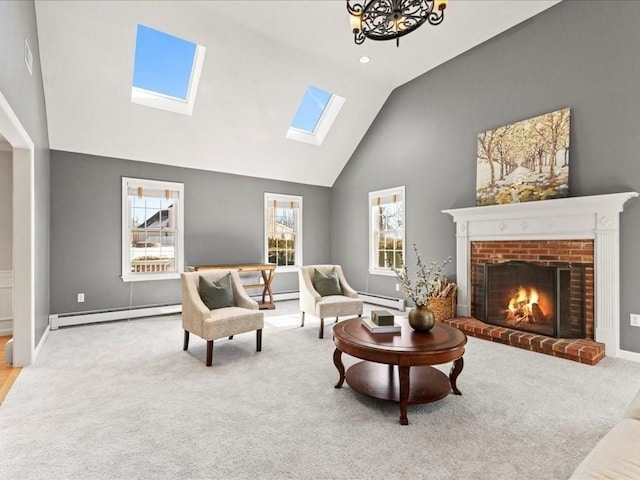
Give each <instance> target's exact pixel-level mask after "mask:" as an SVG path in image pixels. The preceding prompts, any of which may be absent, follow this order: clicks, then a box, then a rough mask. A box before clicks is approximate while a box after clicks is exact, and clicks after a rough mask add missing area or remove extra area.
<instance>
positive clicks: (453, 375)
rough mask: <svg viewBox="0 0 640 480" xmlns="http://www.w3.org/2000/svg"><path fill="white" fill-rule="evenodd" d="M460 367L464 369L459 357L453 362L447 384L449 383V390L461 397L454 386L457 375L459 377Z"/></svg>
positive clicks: (462, 361)
mask: <svg viewBox="0 0 640 480" xmlns="http://www.w3.org/2000/svg"><path fill="white" fill-rule="evenodd" d="M462 367H464V360H463V359H462V357H460V358H458V359H456V361H455V362H453V366H452V367H451V372H449V382H450V383H451V390H452V391H453V393H454V394H455V395H462V392H461V391H460V390H458V387H457V386H456V379H457V378H458V375H460V372H462Z"/></svg>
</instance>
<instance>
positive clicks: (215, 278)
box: [181, 270, 264, 367]
mask: <svg viewBox="0 0 640 480" xmlns="http://www.w3.org/2000/svg"><path fill="white" fill-rule="evenodd" d="M227 275H228V277H227ZM181 277H182V328H183V329H184V346H183V350H187V348H188V347H189V334H190V333H193V334H194V335H197V336H199V337H200V338H202V339H204V340H206V341H207V361H206V365H207V367H210V366H211V364H212V362H213V341H214V340H216V339H219V338H224V337H229V339H230V340H231V339H233V336H234V335H237V334H240V333H245V332H251V331H254V330H255V331H256V350H257V351H258V352H260V351H261V350H262V328H263V326H264V314H263V313H262V312H261V311H259V310H258V304H257V302H255V301H254V300H253V299H252V298H251V297H249V296H248V295H247V293H246V292H245V290H244V288H243V287H242V284H241V283H240V278H239V277H238V272H236V271H235V270H208V271H206V270H205V271H200V272H186V273H183V274H181ZM200 277H202V278H203V280H204V282H202V281H201V279H200ZM207 282H209V283H207ZM229 284H230V285H229ZM203 285H204V288H206V289H209V288H213V289H214V290H215V289H216V288H217V289H218V290H217V291H214V294H215V295H222V296H223V297H224V298H225V300H226V301H223V302H220V300H215V299H214V300H215V301H218V302H219V305H221V306H220V307H219V308H213V309H210V308H209V307H207V305H205V303H204V301H203V299H202V298H201V287H202V286H203ZM220 285H222V286H220ZM224 287H226V289H225V288H224ZM229 287H230V288H229ZM209 291H210V290H207V292H205V294H204V298H205V300H206V301H207V302H208V303H209V304H210V305H211V300H210V297H207V295H206V293H208V292H209ZM218 291H219V292H221V293H217V292H218ZM225 294H226V296H225ZM219 298H222V297H219ZM224 305H226V306H224Z"/></svg>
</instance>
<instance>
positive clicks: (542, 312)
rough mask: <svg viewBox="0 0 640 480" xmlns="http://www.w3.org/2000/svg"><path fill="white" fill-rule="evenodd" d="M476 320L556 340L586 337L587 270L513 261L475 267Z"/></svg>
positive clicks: (474, 312)
mask: <svg viewBox="0 0 640 480" xmlns="http://www.w3.org/2000/svg"><path fill="white" fill-rule="evenodd" d="M472 286H473V299H472V312H471V313H472V316H474V317H475V318H477V319H478V320H481V321H483V322H485V323H490V324H493V325H498V326H503V327H507V328H512V329H516V330H522V331H525V332H531V333H535V334H539V335H546V336H549V337H555V338H585V326H586V314H585V312H586V293H585V292H586V287H585V268H584V266H576V265H568V264H567V265H554V266H547V265H539V264H536V263H531V262H523V261H509V262H504V263H497V264H487V263H485V264H474V265H473V267H472Z"/></svg>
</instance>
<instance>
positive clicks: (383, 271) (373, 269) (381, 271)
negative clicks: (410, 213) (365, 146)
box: [367, 185, 407, 277]
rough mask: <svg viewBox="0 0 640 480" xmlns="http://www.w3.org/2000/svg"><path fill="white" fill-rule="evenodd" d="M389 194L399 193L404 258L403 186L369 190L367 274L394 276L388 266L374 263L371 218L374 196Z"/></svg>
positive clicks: (404, 256) (404, 200)
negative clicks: (379, 265) (382, 266)
mask: <svg viewBox="0 0 640 480" xmlns="http://www.w3.org/2000/svg"><path fill="white" fill-rule="evenodd" d="M390 195H400V196H401V198H402V221H403V222H405V223H404V225H403V228H402V258H403V259H406V258H407V257H406V253H407V252H406V250H407V246H406V243H407V242H406V239H407V228H406V218H407V217H406V205H407V200H406V198H407V197H406V191H405V186H404V185H401V186H399V187H393V188H386V189H384V190H376V191H373V192H369V199H368V203H367V208H368V212H369V274H371V275H383V276H388V277H395V275H396V274H395V273H394V272H393V270H391V269H390V268H380V267H378V266H377V265H376V263H377V262H376V258H377V253H378V248H377V245H376V241H375V231H374V225H375V222H374V219H373V208H371V207H372V203H373V199H374V198H376V197H384V196H390Z"/></svg>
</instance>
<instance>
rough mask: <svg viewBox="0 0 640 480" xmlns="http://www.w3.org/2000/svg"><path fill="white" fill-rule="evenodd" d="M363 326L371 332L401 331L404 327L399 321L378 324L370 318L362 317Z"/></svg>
mask: <svg viewBox="0 0 640 480" xmlns="http://www.w3.org/2000/svg"><path fill="white" fill-rule="evenodd" d="M362 326H363V327H364V328H366V329H367V330H369V331H370V332H371V333H400V332H401V331H402V327H401V326H400V325H398V324H397V323H394V324H393V325H376V324H375V323H373V321H372V320H371V319H370V318H365V317H362Z"/></svg>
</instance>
